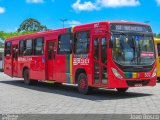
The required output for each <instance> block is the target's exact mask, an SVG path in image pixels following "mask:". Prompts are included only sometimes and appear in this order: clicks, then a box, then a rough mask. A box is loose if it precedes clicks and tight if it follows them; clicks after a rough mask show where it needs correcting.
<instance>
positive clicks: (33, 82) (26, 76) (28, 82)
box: [23, 69, 38, 85]
mask: <svg viewBox="0 0 160 120" xmlns="http://www.w3.org/2000/svg"><path fill="white" fill-rule="evenodd" d="M23 77H24V83H25V84H26V85H37V84H38V80H31V79H30V77H29V70H28V69H25V70H24V72H23Z"/></svg>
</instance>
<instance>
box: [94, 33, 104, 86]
mask: <svg viewBox="0 0 160 120" xmlns="http://www.w3.org/2000/svg"><path fill="white" fill-rule="evenodd" d="M94 84H107V40H106V38H105V37H103V36H101V37H94Z"/></svg>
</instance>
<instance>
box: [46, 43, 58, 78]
mask: <svg viewBox="0 0 160 120" xmlns="http://www.w3.org/2000/svg"><path fill="white" fill-rule="evenodd" d="M55 56H56V42H55V41H48V42H47V74H46V75H47V76H46V78H47V80H55Z"/></svg>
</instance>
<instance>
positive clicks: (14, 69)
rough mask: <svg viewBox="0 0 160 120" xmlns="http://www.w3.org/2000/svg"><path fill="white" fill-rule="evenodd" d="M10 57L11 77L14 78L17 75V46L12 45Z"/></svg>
mask: <svg viewBox="0 0 160 120" xmlns="http://www.w3.org/2000/svg"><path fill="white" fill-rule="evenodd" d="M12 56H13V65H12V66H13V67H12V72H13V76H14V77H16V76H17V75H18V45H13V47H12Z"/></svg>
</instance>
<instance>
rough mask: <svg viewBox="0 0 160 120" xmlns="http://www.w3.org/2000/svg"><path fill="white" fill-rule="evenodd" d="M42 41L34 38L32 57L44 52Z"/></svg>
mask: <svg viewBox="0 0 160 120" xmlns="http://www.w3.org/2000/svg"><path fill="white" fill-rule="evenodd" d="M43 49H44V39H43V38H36V39H35V40H34V55H42V54H43V52H44V50H43Z"/></svg>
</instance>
